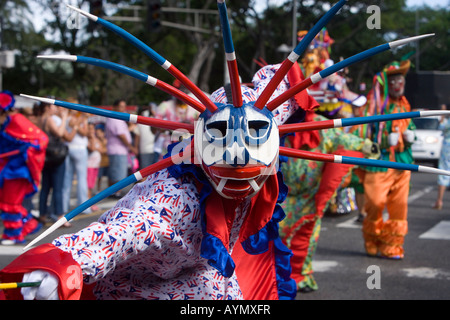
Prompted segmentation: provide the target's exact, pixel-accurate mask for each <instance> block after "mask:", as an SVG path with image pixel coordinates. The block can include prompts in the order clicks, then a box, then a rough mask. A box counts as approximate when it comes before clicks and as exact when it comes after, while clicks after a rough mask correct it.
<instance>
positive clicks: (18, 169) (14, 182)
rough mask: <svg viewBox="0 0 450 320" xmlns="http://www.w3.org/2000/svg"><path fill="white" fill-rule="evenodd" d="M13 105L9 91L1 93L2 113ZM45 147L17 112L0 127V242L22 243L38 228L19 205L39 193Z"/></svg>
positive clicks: (34, 128) (43, 138) (42, 138)
mask: <svg viewBox="0 0 450 320" xmlns="http://www.w3.org/2000/svg"><path fill="white" fill-rule="evenodd" d="M14 104H15V99H14V96H13V94H12V93H11V92H9V91H3V92H1V93H0V108H1V110H3V111H2V112H7V111H10V110H11V109H12V108H13V107H14ZM47 144H48V137H47V135H46V134H45V133H44V132H43V131H42V130H41V129H39V128H38V127H37V126H35V125H34V124H33V123H32V122H31V121H29V120H28V119H27V118H26V117H25V116H24V115H22V114H20V113H13V114H8V115H7V116H6V120H5V122H4V123H3V124H1V125H0V155H1V157H0V212H1V219H2V221H3V225H4V227H5V228H4V231H3V235H2V240H8V241H13V242H14V243H22V242H24V241H25V236H27V235H28V234H30V233H31V232H33V231H36V230H37V229H38V228H39V224H38V222H37V220H36V219H34V218H33V216H32V215H31V213H30V212H28V211H27V209H25V208H24V207H23V205H22V202H23V200H24V198H25V197H31V196H32V195H33V194H35V193H36V192H37V190H38V186H39V183H40V180H41V171H42V168H43V166H44V161H45V150H46V148H47ZM17 151H18V153H15V152H17Z"/></svg>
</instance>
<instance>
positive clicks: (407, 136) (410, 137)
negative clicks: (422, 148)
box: [403, 130, 416, 143]
mask: <svg viewBox="0 0 450 320" xmlns="http://www.w3.org/2000/svg"><path fill="white" fill-rule="evenodd" d="M403 139H404V140H405V141H406V142H408V143H413V142H414V140H416V135H415V134H414V131H412V130H405V131H404V132H403Z"/></svg>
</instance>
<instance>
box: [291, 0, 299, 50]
mask: <svg viewBox="0 0 450 320" xmlns="http://www.w3.org/2000/svg"><path fill="white" fill-rule="evenodd" d="M297 6H298V4H297V0H294V1H292V48H295V47H296V46H297Z"/></svg>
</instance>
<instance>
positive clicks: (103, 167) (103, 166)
mask: <svg viewBox="0 0 450 320" xmlns="http://www.w3.org/2000/svg"><path fill="white" fill-rule="evenodd" d="M95 135H96V137H97V139H98V140H99V142H100V144H101V145H102V146H101V148H100V149H101V152H100V154H101V160H100V166H99V168H98V179H97V190H101V189H102V178H103V177H104V176H106V177H107V176H108V167H109V159H108V153H107V149H106V144H107V140H106V137H105V124H104V123H99V124H97V125H96V126H95Z"/></svg>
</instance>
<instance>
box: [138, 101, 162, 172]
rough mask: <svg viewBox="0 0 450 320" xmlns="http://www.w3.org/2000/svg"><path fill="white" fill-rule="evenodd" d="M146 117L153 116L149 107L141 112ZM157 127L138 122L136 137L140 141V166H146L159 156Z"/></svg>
mask: <svg viewBox="0 0 450 320" xmlns="http://www.w3.org/2000/svg"><path fill="white" fill-rule="evenodd" d="M139 113H140V114H141V115H142V116H144V117H151V116H152V114H151V111H150V110H149V109H142V110H140V112H139ZM154 132H155V129H154V128H152V127H150V126H146V125H142V124H138V125H137V130H136V136H135V139H136V140H137V141H138V144H137V145H138V147H139V165H140V168H141V169H142V168H146V167H148V166H149V165H151V164H153V163H155V162H156V161H157V160H158V158H157V157H156V154H155V148H154V146H155V134H154Z"/></svg>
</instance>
